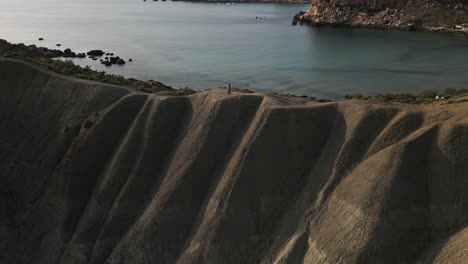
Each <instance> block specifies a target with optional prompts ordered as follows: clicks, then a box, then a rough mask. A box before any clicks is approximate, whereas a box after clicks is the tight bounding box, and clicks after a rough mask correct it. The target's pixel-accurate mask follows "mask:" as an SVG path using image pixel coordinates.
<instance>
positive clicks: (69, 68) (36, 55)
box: [0, 39, 195, 95]
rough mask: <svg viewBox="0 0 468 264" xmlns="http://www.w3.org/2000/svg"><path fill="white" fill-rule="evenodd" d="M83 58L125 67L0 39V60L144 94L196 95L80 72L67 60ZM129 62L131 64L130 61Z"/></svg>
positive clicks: (94, 54)
mask: <svg viewBox="0 0 468 264" xmlns="http://www.w3.org/2000/svg"><path fill="white" fill-rule="evenodd" d="M58 47H59V46H58ZM86 57H88V58H89V59H92V60H98V59H99V60H100V62H101V64H104V65H106V66H112V65H122V64H125V61H124V60H123V59H121V58H120V57H118V56H114V53H109V52H107V53H106V52H104V51H102V50H90V51H88V52H86V53H77V52H74V51H72V50H71V49H69V48H67V49H64V50H59V49H49V48H46V47H38V46H36V45H25V44H23V43H18V44H14V43H10V42H8V41H6V40H3V39H0V58H13V59H19V60H22V61H27V62H30V63H34V64H35V65H38V66H41V67H44V68H47V69H48V70H52V71H55V72H57V73H60V74H64V75H67V76H70V77H76V78H80V79H86V80H92V81H99V82H104V83H108V84H113V85H120V86H125V87H130V88H134V89H137V90H139V91H142V92H145V93H158V92H171V93H174V94H182V95H186V94H192V93H195V91H194V90H192V89H190V88H188V87H185V88H182V89H176V88H173V87H171V86H168V85H165V84H163V83H161V82H158V81H155V80H137V79H133V78H129V79H126V78H124V77H123V76H120V75H113V74H107V73H105V72H104V71H95V70H92V69H91V68H90V67H84V68H83V67H80V66H78V65H75V64H74V63H73V62H72V61H71V60H68V61H67V60H66V59H69V58H86ZM64 59H65V60H64ZM128 61H132V59H129V60H128Z"/></svg>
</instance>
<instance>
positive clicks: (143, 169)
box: [0, 59, 468, 264]
mask: <svg viewBox="0 0 468 264" xmlns="http://www.w3.org/2000/svg"><path fill="white" fill-rule="evenodd" d="M0 93H1V96H0V124H1V128H2V129H1V130H0V238H1V239H0V263H14V264H31V263H34V264H103V263H108V264H150V263H151V264H152V263H178V264H185V263H187V264H191V263H213V264H218V263H223V264H224V263H226V264H237V263H245V264H254V263H255V264H257V263H264V264H267V263H278V264H280V263H285V264H286V263H291V264H296V263H314V264H328V263H337V264H348V263H379V264H386V263H389V264H390V263H391V264H394V263H400V264H405V263H440V264H442V263H443V264H455V263H468V262H467V261H468V250H467V248H468V247H467V245H468V195H467V190H468V163H467V159H468V150H467V147H466V146H467V145H468V102H467V99H468V98H467V97H462V98H458V99H451V100H452V101H451V102H450V104H449V103H448V102H437V103H433V104H427V105H403V104H382V103H376V102H370V101H356V100H349V101H344V102H326V103H320V102H317V101H314V100H313V99H308V98H284V97H279V96H275V95H265V94H260V93H241V92H239V91H234V92H233V93H232V94H230V95H228V94H226V91H225V90H211V91H206V92H203V93H197V94H194V95H191V96H172V95H167V94H166V95H162V94H158V95H151V94H145V93H139V92H135V91H131V90H128V89H125V88H122V87H117V86H110V85H101V84H98V83H91V82H86V81H83V80H76V79H70V78H67V77H63V76H59V75H56V74H53V73H50V72H45V71H43V70H40V69H37V68H36V67H32V66H31V65H28V64H24V63H21V62H18V61H11V60H4V59H0Z"/></svg>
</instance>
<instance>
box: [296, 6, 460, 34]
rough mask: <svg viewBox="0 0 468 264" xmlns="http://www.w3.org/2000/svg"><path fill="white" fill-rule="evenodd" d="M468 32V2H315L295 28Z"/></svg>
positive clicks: (302, 13) (298, 15) (300, 17)
mask: <svg viewBox="0 0 468 264" xmlns="http://www.w3.org/2000/svg"><path fill="white" fill-rule="evenodd" d="M296 23H301V24H309V25H314V26H321V25H345V26H365V27H374V28H388V29H405V30H411V29H420V30H434V31H460V32H468V6H467V1H465V0H413V1H403V0H368V1H365V0H313V1H312V5H311V7H310V9H309V10H308V11H307V12H301V13H299V14H297V15H296V16H295V17H294V21H293V24H296Z"/></svg>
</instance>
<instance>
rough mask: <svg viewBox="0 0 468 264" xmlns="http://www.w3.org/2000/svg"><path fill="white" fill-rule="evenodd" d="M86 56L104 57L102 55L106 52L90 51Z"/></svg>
mask: <svg viewBox="0 0 468 264" xmlns="http://www.w3.org/2000/svg"><path fill="white" fill-rule="evenodd" d="M86 54H88V55H90V56H102V55H104V51H102V50H90V51H88V52H87V53H86Z"/></svg>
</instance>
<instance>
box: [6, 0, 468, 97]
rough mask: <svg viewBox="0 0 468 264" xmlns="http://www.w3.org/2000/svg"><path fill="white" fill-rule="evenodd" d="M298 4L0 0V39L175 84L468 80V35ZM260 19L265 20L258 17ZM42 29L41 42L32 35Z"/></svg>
mask: <svg viewBox="0 0 468 264" xmlns="http://www.w3.org/2000/svg"><path fill="white" fill-rule="evenodd" d="M307 8H308V5H304V4H230V5H227V4H207V3H186V2H161V1H159V2H152V1H150V0H148V1H147V2H143V1H136V0H135V1H129V0H100V1H96V0H80V1H63V0H41V1H37V0H15V1H0V38H5V39H7V40H9V41H11V42H24V43H26V44H37V45H41V46H46V47H50V48H53V47H55V44H56V43H61V44H62V48H71V49H73V50H74V51H77V52H84V51H88V50H90V49H104V50H105V51H109V52H114V53H116V54H117V55H119V56H121V57H123V58H125V59H128V58H133V60H134V62H133V63H127V64H126V65H124V66H113V67H111V68H106V67H105V66H102V65H100V64H99V63H98V62H93V61H91V60H89V59H76V60H75V61H76V62H77V63H79V64H81V65H90V66H92V67H93V68H96V69H102V70H106V71H108V72H111V73H116V74H121V75H124V76H127V77H134V78H139V79H154V80H159V81H163V82H165V83H167V84H170V85H173V86H175V87H184V86H189V87H192V88H195V89H205V88H211V87H217V86H221V85H225V84H226V83H227V82H231V83H232V84H233V85H234V86H236V87H237V86H239V87H246V88H250V89H253V90H258V91H281V92H290V93H298V94H309V95H315V96H319V97H326V98H331V99H340V98H342V97H343V95H344V94H349V93H365V94H377V93H386V92H403V91H404V92H413V93H417V92H418V91H421V90H423V89H428V88H438V89H444V88H447V87H455V88H460V87H463V88H468V38H467V37H464V36H458V35H450V34H437V33H425V32H396V31H376V30H364V29H343V28H311V27H306V26H295V27H294V26H291V18H292V16H293V15H294V14H295V13H297V12H298V11H301V10H306V9H307ZM255 17H262V18H263V19H261V20H259V19H255ZM39 37H44V38H45V41H42V42H39V41H38V40H37V39H38V38H39Z"/></svg>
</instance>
